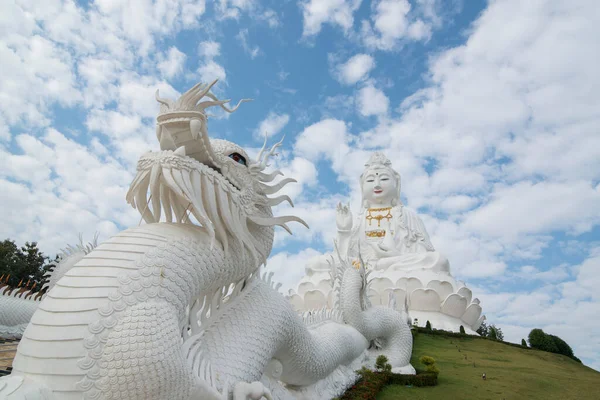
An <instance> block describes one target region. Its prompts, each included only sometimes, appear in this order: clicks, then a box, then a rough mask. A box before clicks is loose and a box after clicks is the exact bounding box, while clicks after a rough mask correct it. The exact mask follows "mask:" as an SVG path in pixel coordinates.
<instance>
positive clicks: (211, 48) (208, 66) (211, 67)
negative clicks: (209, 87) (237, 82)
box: [197, 41, 227, 82]
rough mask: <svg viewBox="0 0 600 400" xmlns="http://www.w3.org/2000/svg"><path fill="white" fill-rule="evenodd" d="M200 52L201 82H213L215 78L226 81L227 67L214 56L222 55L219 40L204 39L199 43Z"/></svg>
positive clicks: (199, 72)
mask: <svg viewBox="0 0 600 400" xmlns="http://www.w3.org/2000/svg"><path fill="white" fill-rule="evenodd" d="M198 53H199V54H200V57H201V58H200V60H201V61H200V66H199V67H198V70H197V72H198V74H199V75H200V81H201V82H212V81H214V80H215V79H219V80H222V81H226V79H227V73H226V72H225V68H223V66H222V65H221V64H219V63H217V62H216V61H215V60H214V58H215V57H218V56H219V55H221V45H220V44H219V43H218V42H213V41H204V42H200V44H199V45H198Z"/></svg>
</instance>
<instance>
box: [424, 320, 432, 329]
mask: <svg viewBox="0 0 600 400" xmlns="http://www.w3.org/2000/svg"><path fill="white" fill-rule="evenodd" d="M425 329H427V330H428V331H430V330H431V322H429V320H427V323H426V324H425Z"/></svg>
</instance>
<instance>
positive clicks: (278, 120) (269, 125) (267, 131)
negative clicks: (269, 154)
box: [254, 112, 290, 138]
mask: <svg viewBox="0 0 600 400" xmlns="http://www.w3.org/2000/svg"><path fill="white" fill-rule="evenodd" d="M289 120H290V116H289V115H288V114H276V113H274V112H270V113H269V115H267V117H266V118H265V119H263V120H262V121H261V122H260V123H259V124H258V127H256V129H255V131H254V136H255V137H257V138H263V137H264V136H265V135H267V136H268V137H271V136H276V135H277V134H278V133H279V132H281V130H282V129H283V128H285V126H286V125H287V124H288V122H289Z"/></svg>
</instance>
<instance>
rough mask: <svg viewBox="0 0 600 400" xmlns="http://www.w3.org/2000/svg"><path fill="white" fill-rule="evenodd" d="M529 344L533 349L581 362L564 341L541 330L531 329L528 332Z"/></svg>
mask: <svg viewBox="0 0 600 400" xmlns="http://www.w3.org/2000/svg"><path fill="white" fill-rule="evenodd" d="M529 344H530V345H531V347H533V348H534V349H539V350H544V351H548V352H550V353H556V354H562V355H564V356H567V357H570V358H572V359H573V360H575V361H579V362H581V361H580V360H579V359H578V358H577V357H575V354H573V349H572V348H571V346H569V345H568V344H567V342H565V341H564V340H562V339H561V338H559V337H558V336H555V335H549V334H547V333H545V332H544V331H543V330H541V329H537V328H536V329H532V330H531V332H529Z"/></svg>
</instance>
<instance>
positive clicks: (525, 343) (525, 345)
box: [521, 339, 527, 347]
mask: <svg viewBox="0 0 600 400" xmlns="http://www.w3.org/2000/svg"><path fill="white" fill-rule="evenodd" d="M521 346H523V347H527V342H526V341H525V339H521Z"/></svg>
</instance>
